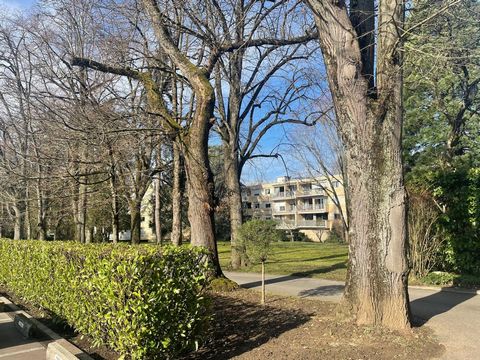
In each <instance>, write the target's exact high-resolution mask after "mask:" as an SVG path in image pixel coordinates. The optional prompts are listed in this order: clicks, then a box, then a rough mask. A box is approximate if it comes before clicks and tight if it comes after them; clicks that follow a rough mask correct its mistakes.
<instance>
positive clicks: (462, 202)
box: [433, 168, 480, 274]
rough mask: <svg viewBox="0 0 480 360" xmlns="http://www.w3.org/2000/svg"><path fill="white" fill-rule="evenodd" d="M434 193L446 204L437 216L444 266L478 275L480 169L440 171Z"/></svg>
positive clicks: (479, 272) (479, 257)
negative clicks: (443, 237) (442, 238)
mask: <svg viewBox="0 0 480 360" xmlns="http://www.w3.org/2000/svg"><path fill="white" fill-rule="evenodd" d="M434 184H435V185H436V187H435V188H434V191H433V192H434V194H435V196H436V197H437V199H438V201H439V202H440V203H442V204H448V206H447V207H446V208H445V213H444V214H443V215H442V216H441V218H440V224H441V226H442V227H443V229H444V230H445V233H446V240H447V243H446V247H445V249H444V255H443V256H444V261H443V264H444V269H445V270H448V271H454V272H460V273H469V274H480V168H470V169H469V168H460V169H457V171H455V172H448V173H441V174H440V175H439V176H438V177H437V178H436V179H435V182H434Z"/></svg>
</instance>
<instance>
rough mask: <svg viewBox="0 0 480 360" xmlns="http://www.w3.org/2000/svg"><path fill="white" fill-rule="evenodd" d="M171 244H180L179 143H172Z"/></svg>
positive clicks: (180, 191) (180, 178) (180, 176)
mask: <svg viewBox="0 0 480 360" xmlns="http://www.w3.org/2000/svg"><path fill="white" fill-rule="evenodd" d="M171 241H172V244H173V245H176V246H179V245H181V244H182V159H181V152H180V145H179V144H178V143H177V142H176V141H174V143H173V186H172V234H171Z"/></svg>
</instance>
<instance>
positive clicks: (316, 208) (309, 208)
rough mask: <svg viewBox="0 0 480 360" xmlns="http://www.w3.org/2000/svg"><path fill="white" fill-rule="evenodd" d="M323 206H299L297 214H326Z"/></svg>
mask: <svg viewBox="0 0 480 360" xmlns="http://www.w3.org/2000/svg"><path fill="white" fill-rule="evenodd" d="M325 208H326V207H325V204H300V205H298V212H326V211H327V210H326V209H325Z"/></svg>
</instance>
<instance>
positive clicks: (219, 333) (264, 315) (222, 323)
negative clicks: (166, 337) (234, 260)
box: [184, 294, 313, 360]
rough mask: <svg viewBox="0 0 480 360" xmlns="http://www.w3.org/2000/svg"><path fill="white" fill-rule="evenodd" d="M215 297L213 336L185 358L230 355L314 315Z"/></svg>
mask: <svg viewBox="0 0 480 360" xmlns="http://www.w3.org/2000/svg"><path fill="white" fill-rule="evenodd" d="M213 300H214V305H213V312H214V314H215V315H214V320H213V323H212V329H211V330H210V333H211V338H210V339H209V340H208V342H207V344H206V345H205V346H204V347H203V348H202V349H200V350H199V351H197V352H195V353H192V354H189V355H188V356H186V357H185V358H184V359H202V360H203V359H230V358H232V357H235V356H238V355H240V354H243V353H245V352H247V351H250V350H252V349H254V348H256V347H258V346H260V345H262V344H264V343H266V342H268V341H269V340H270V339H272V338H276V337H278V336H280V335H281V334H282V333H284V332H286V331H289V330H291V329H294V328H296V327H298V326H301V325H303V324H304V323H306V322H307V321H308V320H309V319H310V318H311V316H312V315H313V314H308V313H305V312H301V311H298V310H288V311H286V310H284V309H278V308H275V307H272V306H269V305H268V303H267V305H265V306H262V305H260V304H254V303H251V302H247V301H244V300H238V299H237V300H235V299H232V298H229V297H226V296H222V295H218V294H217V295H215V297H214V299H213Z"/></svg>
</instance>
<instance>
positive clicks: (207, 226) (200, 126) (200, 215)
mask: <svg viewBox="0 0 480 360" xmlns="http://www.w3.org/2000/svg"><path fill="white" fill-rule="evenodd" d="M202 95H203V96H200V97H199V98H198V99H197V101H198V103H197V108H196V112H195V115H194V116H195V118H196V119H194V121H193V123H192V128H191V129H190V131H189V136H188V142H187V147H186V149H185V169H186V175H187V184H188V186H187V191H188V220H189V222H190V236H191V240H190V241H191V244H192V245H194V246H204V247H206V248H207V249H209V251H210V260H211V262H212V265H213V267H214V272H215V275H216V276H222V275H223V273H222V270H221V267H220V262H219V260H218V252H217V242H216V241H215V235H214V234H215V231H214V224H215V223H214V208H213V196H214V183H213V174H212V171H211V169H210V163H209V159H208V132H209V128H210V118H211V116H212V115H213V104H214V100H215V97H214V95H213V89H211V92H210V93H204V94H202Z"/></svg>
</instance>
